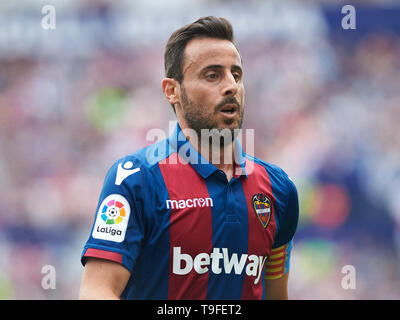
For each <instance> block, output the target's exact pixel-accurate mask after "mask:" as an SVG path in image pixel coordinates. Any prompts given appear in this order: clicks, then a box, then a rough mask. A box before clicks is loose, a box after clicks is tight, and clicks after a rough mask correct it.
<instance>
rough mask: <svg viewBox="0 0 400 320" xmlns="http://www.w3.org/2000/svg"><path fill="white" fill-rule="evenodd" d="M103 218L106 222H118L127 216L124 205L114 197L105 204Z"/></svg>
mask: <svg viewBox="0 0 400 320" xmlns="http://www.w3.org/2000/svg"><path fill="white" fill-rule="evenodd" d="M101 210H102V211H101V213H102V214H101V218H102V219H103V220H104V222H105V223H106V224H118V223H120V222H121V221H122V219H123V218H124V217H125V216H126V211H125V208H124V205H123V203H122V202H120V201H116V200H114V199H112V200H110V201H109V202H108V203H106V204H104V205H103V208H102V209H101Z"/></svg>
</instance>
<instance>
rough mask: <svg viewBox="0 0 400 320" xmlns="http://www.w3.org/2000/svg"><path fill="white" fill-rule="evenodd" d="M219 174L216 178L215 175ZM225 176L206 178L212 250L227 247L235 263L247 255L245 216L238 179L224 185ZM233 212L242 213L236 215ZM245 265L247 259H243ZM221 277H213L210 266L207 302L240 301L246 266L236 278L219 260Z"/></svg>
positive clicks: (245, 208) (242, 196)
mask: <svg viewBox="0 0 400 320" xmlns="http://www.w3.org/2000/svg"><path fill="white" fill-rule="evenodd" d="M218 175H219V176H218ZM226 181H227V180H226V176H225V174H224V173H223V172H222V171H220V170H219V171H217V172H216V173H215V174H214V175H213V176H212V177H210V178H209V179H207V182H206V183H207V188H208V192H209V194H210V197H211V198H212V199H213V201H214V206H213V207H212V210H211V213H212V243H213V248H220V250H221V251H220V252H221V253H222V248H229V250H228V255H229V256H228V258H229V259H230V260H231V259H232V254H233V253H236V254H237V258H238V261H239V262H240V258H241V257H242V255H243V254H247V244H248V229H249V228H248V215H247V206H246V199H245V197H244V192H243V187H242V184H241V182H240V180H238V179H236V178H232V180H231V181H230V182H229V183H228V184H226ZM237 212H242V213H246V214H243V215H237ZM246 262H247V259H246ZM220 267H221V268H222V272H221V274H215V273H214V272H213V271H212V267H211V266H210V271H209V280H208V292H207V299H220V298H221V297H224V299H232V300H233V299H240V298H241V296H242V289H243V280H244V276H245V268H246V264H245V265H244V267H243V270H242V272H241V274H240V275H236V274H235V272H234V268H232V270H231V272H230V273H229V274H227V273H225V272H224V261H223V259H221V261H220Z"/></svg>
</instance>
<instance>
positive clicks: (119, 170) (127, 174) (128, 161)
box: [110, 141, 167, 185]
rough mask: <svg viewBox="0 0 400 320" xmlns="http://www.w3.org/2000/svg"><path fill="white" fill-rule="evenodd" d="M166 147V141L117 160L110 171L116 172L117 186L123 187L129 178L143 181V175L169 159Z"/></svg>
mask: <svg viewBox="0 0 400 320" xmlns="http://www.w3.org/2000/svg"><path fill="white" fill-rule="evenodd" d="M164 146H165V141H161V142H159V143H155V144H152V145H149V146H147V147H144V148H142V149H139V150H138V151H136V152H134V153H132V154H129V155H127V156H125V157H123V158H120V159H119V160H117V161H116V162H115V163H114V165H113V166H112V167H111V169H110V172H112V173H114V172H115V184H116V185H121V183H122V182H124V181H125V179H128V178H129V180H135V179H140V180H141V178H140V176H141V175H143V174H145V172H146V171H148V170H150V169H151V168H152V167H153V166H155V165H156V164H157V163H158V162H160V161H161V160H163V159H165V158H166V157H167V150H166V148H165V147H164Z"/></svg>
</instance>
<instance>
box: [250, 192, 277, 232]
mask: <svg viewBox="0 0 400 320" xmlns="http://www.w3.org/2000/svg"><path fill="white" fill-rule="evenodd" d="M251 202H252V203H253V208H254V212H255V213H256V216H257V218H258V220H260V222H261V224H262V226H263V227H264V229H265V228H266V227H267V226H268V223H269V221H270V220H271V213H272V203H271V200H269V198H268V197H267V196H266V195H265V194H263V193H257V194H255V195H254V196H253V198H252V199H251Z"/></svg>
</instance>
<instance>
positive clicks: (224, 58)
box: [183, 38, 242, 73]
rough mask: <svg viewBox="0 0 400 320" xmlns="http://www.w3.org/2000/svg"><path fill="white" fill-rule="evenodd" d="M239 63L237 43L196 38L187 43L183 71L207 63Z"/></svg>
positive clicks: (203, 65)
mask: <svg viewBox="0 0 400 320" xmlns="http://www.w3.org/2000/svg"><path fill="white" fill-rule="evenodd" d="M214 64H219V65H228V66H230V65H239V66H241V65H242V63H241V58H240V55H239V52H238V51H237V49H236V47H235V45H234V44H233V43H232V42H231V41H229V40H221V39H214V38H195V39H193V40H191V41H189V43H188V44H187V45H186V48H185V53H184V59H183V73H185V71H186V70H189V69H192V68H195V69H199V68H200V69H201V68H203V67H206V66H207V65H214Z"/></svg>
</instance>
